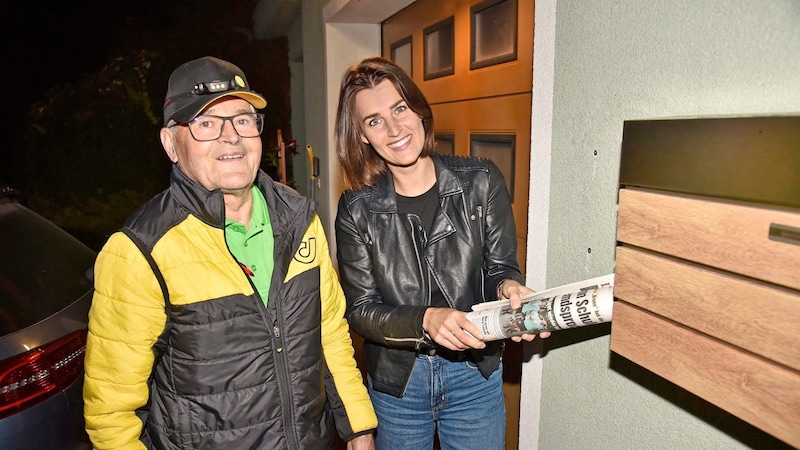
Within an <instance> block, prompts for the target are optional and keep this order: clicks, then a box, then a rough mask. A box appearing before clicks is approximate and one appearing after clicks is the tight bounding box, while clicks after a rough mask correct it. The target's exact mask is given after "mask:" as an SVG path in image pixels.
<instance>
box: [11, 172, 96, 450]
mask: <svg viewBox="0 0 800 450" xmlns="http://www.w3.org/2000/svg"><path fill="white" fill-rule="evenodd" d="M17 194H18V193H17V192H16V191H14V190H13V189H10V188H8V187H6V186H4V185H2V184H0V447H2V448H4V449H85V448H91V445H90V444H89V439H88V437H87V436H86V432H85V430H84V421H83V399H82V395H81V391H82V389H83V358H84V353H85V349H86V327H87V322H88V311H89V306H90V304H91V300H92V267H93V264H94V259H95V257H96V253H95V252H94V251H93V250H91V249H90V248H89V247H87V246H86V245H84V244H82V243H81V242H80V241H78V240H77V239H75V238H74V237H72V236H71V235H70V234H68V233H67V232H66V231H64V230H62V229H61V228H59V227H58V226H56V225H55V224H53V223H52V222H50V221H48V220H46V219H45V218H43V217H41V216H40V215H38V214H36V213H35V212H33V211H31V210H30V209H28V208H27V207H25V206H24V205H23V204H21V203H20V202H19V199H18V195H17Z"/></svg>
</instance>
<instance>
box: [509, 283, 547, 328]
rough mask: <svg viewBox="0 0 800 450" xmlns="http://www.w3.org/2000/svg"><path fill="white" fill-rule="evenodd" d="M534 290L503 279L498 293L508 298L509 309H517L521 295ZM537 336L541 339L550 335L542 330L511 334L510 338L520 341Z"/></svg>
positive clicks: (520, 305) (531, 292) (520, 304)
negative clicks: (539, 331)
mask: <svg viewBox="0 0 800 450" xmlns="http://www.w3.org/2000/svg"><path fill="white" fill-rule="evenodd" d="M533 293H534V291H533V290H532V289H530V288H528V287H527V286H523V285H521V284H519V282H517V281H515V280H510V279H509V280H505V281H503V282H502V283H501V284H500V292H499V293H498V294H499V295H498V296H499V297H500V298H501V299H503V298H507V299H508V300H509V303H510V306H511V309H518V308H520V307H522V297H523V296H525V295H528V294H533ZM537 335H538V336H539V337H540V338H542V339H546V338H548V337H550V332H549V331H542V332H541V333H538V334H535V333H533V334H531V333H528V334H522V335H520V336H512V337H511V340H512V341H514V342H522V341H528V342H530V341H532V340H534V339H536V336H537Z"/></svg>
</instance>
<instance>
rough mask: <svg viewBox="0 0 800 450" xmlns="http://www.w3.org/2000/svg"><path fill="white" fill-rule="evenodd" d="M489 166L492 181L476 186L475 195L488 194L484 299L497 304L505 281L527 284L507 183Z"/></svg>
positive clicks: (485, 230)
mask: <svg viewBox="0 0 800 450" xmlns="http://www.w3.org/2000/svg"><path fill="white" fill-rule="evenodd" d="M488 163H489V172H488V174H489V176H488V179H487V180H486V182H485V184H483V183H476V185H475V187H474V194H473V195H479V194H480V192H479V191H480V190H481V189H483V190H485V192H486V215H485V219H486V220H485V229H484V232H483V235H484V242H483V254H484V267H485V271H486V283H485V284H484V288H485V291H484V298H486V299H489V300H497V292H498V291H497V290H498V288H499V287H500V284H501V283H502V282H503V280H507V279H512V280H516V281H518V282H519V283H521V284H524V280H523V278H522V273H521V272H520V269H519V263H518V262H517V229H516V225H515V224H514V215H513V212H512V210H511V198H510V197H509V195H508V188H507V187H506V181H505V179H504V178H503V174H502V172H500V170H499V169H498V168H497V166H495V165H494V163H493V162H491V161H488Z"/></svg>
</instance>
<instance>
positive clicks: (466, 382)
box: [368, 355, 506, 450]
mask: <svg viewBox="0 0 800 450" xmlns="http://www.w3.org/2000/svg"><path fill="white" fill-rule="evenodd" d="M368 387H369V394H370V397H371V398H372V404H373V405H374V407H375V412H376V413H377V415H378V431H377V433H376V435H375V448H376V449H377V450H392V449H397V450H423V449H430V448H433V435H434V432H436V430H437V428H438V435H439V443H440V445H441V448H442V450H450V449H452V450H467V449H475V450H478V449H480V450H503V449H504V448H505V437H506V410H505V403H504V401H503V366H502V364H501V365H500V368H499V369H498V370H496V371H495V372H494V373H493V374H492V375H491V376H490V377H489V379H488V380H487V379H485V378H483V375H481V373H480V372H479V371H478V367H477V366H476V365H475V363H473V362H471V361H464V362H452V361H448V360H446V359H443V358H441V357H439V356H428V355H420V356H419V357H417V361H416V364H415V365H414V371H413V373H412V374H411V380H409V382H408V387H407V388H406V393H405V395H404V396H403V397H402V398H397V397H394V396H392V395H389V394H384V393H382V392H377V391H375V390H374V389H373V388H372V379H371V378H369V377H368Z"/></svg>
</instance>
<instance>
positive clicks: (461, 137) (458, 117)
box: [382, 0, 534, 449]
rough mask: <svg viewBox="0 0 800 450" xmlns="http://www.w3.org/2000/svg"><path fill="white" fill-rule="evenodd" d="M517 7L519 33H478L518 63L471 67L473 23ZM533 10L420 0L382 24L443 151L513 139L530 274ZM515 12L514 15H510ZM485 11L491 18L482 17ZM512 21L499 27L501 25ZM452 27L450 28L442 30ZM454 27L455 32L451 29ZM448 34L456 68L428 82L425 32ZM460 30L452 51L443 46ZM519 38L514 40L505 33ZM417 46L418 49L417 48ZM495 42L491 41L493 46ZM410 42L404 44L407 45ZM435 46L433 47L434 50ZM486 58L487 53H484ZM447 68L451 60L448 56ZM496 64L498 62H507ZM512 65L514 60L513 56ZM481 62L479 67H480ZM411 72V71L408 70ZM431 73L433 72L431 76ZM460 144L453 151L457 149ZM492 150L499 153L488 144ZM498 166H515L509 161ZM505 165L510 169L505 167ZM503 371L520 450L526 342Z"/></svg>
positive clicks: (512, 0)
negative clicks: (481, 139)
mask: <svg viewBox="0 0 800 450" xmlns="http://www.w3.org/2000/svg"><path fill="white" fill-rule="evenodd" d="M495 6H497V7H498V8H500V9H503V8H512V9H513V10H515V11H516V16H517V21H516V22H517V26H516V30H513V28H512V29H511V30H509V28H510V27H504V26H497V27H495V28H492V27H491V26H486V29H485V30H481V29H480V26H479V27H477V28H478V32H477V33H476V34H478V35H483V36H484V37H487V38H489V39H490V40H495V39H500V40H501V41H500V44H501V45H500V46H499V47H500V48H503V49H504V48H507V47H509V42H508V40H507V39H509V36H512V37H511V39H512V41H513V39H514V38H515V39H516V41H515V42H514V45H513V47H514V49H515V52H514V53H515V55H516V59H513V60H511V61H505V62H500V63H497V64H493V65H486V66H484V67H480V68H476V69H470V63H471V59H472V49H471V48H470V47H471V46H472V45H473V44H472V42H471V34H472V33H473V30H472V18H473V12H475V13H476V14H475V16H476V17H478V18H479V19H480V20H477V21H476V22H480V23H482V24H484V25H483V26H485V24H487V23H495V22H493V21H492V19H493V18H496V17H495V16H496V15H495V14H494V13H495V12H497V11H498V9H495V10H492V8H493V7H495ZM533 8H534V0H417V1H416V2H414V3H412V4H411V5H409V6H408V7H406V8H405V9H403V10H402V11H400V12H399V13H397V14H395V15H394V16H392V17H390V18H389V19H387V20H386V21H385V22H384V23H383V24H382V40H383V41H382V49H383V50H382V54H383V56H384V57H387V58H392V50H393V48H394V49H396V55H397V61H396V62H397V63H398V64H400V65H401V67H407V66H410V72H411V73H410V74H411V76H412V78H413V79H414V81H415V82H416V83H417V84H418V85H419V86H420V88H421V89H422V91H423V92H424V93H425V96H426V98H427V99H428V102H429V103H430V104H431V107H432V109H433V116H434V127H435V130H434V131H435V132H436V135H437V137H440V138H447V139H448V140H447V142H443V144H447V145H442V147H443V148H445V147H447V148H448V149H449V148H452V149H453V153H455V154H457V155H465V156H466V155H470V148H471V147H470V136H474V135H481V136H486V135H493V136H501V137H503V136H513V141H514V147H515V148H514V156H513V175H511V174H505V175H506V176H507V177H508V178H513V186H512V187H511V189H510V192H511V194H512V198H513V203H512V210H513V214H514V223H515V224H516V227H517V242H518V250H517V259H518V261H519V263H520V267H521V268H522V271H523V273H525V260H526V255H525V252H526V248H527V244H526V237H527V234H528V219H527V213H528V186H529V176H530V136H531V99H532V95H531V89H532V85H533V84H532V83H533V17H534V16H533ZM506 11H508V9H506ZM483 12H488V14H485V15H481V14H482V13H483ZM501 22H502V23H508V22H509V21H505V22H504V21H502V20H501V21H499V22H498V23H501ZM439 27H444V28H439ZM447 27H451V28H450V29H448V28H447ZM426 29H427V30H428V32H429V33H431V30H436V31H439V30H442V29H443V30H444V31H443V32H441V34H440V35H437V36H438V38H437V39H433V38H431V39H430V41H431V42H433V41H435V44H436V47H435V48H436V50H437V51H438V54H440V55H443V56H445V57H450V56H451V55H452V70H450V69H449V67H448V65H447V64H441V65H439V66H436V67H437V69H444V70H439V72H440V73H447V75H443V76H440V77H437V78H432V79H430V77H429V79H428V80H426V79H425V78H426V77H425V73H424V72H425V70H424V66H423V63H424V60H425V32H426ZM450 31H452V48H451V49H450V48H446V47H443V46H442V45H443V44H446V43H447V42H448V38H449V36H450ZM509 31H510V32H511V33H512V34H511V35H509V34H506V35H503V33H508V32H509ZM409 43H410V45H409ZM493 43H497V42H489V43H488V47H492V46H493ZM401 44H404V45H401ZM432 48H433V47H432ZM477 53H481V52H477ZM444 59H445V61H446V62H449V60H447V59H446V58H444ZM502 59H504V58H502V57H501V58H496V59H492V61H494V60H502ZM505 59H507V58H505ZM479 65H481V64H476V65H473V66H479ZM407 70H408V69H407ZM429 72H430V71H429ZM450 143H452V146H451V145H450ZM488 147H491V145H490V146H488ZM498 163H499V164H498V166H501V167H508V166H509V165H510V164H508V162H507V161H498ZM504 163H505V164H504ZM507 344H508V345H507V347H506V352H505V364H504V371H503V392H504V394H505V399H506V414H507V424H506V448H508V449H515V448H517V447H518V441H519V439H518V437H519V394H520V384H519V383H520V373H521V366H522V348H521V345H520V344H516V343H514V342H511V341H508V343H507Z"/></svg>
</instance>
